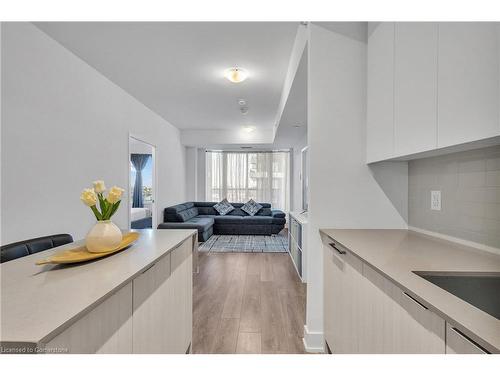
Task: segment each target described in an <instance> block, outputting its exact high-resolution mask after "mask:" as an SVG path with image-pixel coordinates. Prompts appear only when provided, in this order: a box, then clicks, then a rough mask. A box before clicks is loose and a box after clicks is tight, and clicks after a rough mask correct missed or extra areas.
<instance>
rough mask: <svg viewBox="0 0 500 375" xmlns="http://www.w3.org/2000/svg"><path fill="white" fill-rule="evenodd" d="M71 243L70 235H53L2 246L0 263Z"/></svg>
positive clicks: (0, 248)
mask: <svg viewBox="0 0 500 375" xmlns="http://www.w3.org/2000/svg"><path fill="white" fill-rule="evenodd" d="M71 242H73V237H71V235H70V234H54V235H51V236H45V237H37V238H31V239H29V240H24V241H18V242H14V243H11V244H8V245H3V246H2V247H0V263H4V262H8V261H9V260H14V259H17V258H21V257H24V256H26V255H30V254H35V253H38V252H40V251H44V250H49V249H52V248H54V247H57V246H62V245H65V244H67V243H71Z"/></svg>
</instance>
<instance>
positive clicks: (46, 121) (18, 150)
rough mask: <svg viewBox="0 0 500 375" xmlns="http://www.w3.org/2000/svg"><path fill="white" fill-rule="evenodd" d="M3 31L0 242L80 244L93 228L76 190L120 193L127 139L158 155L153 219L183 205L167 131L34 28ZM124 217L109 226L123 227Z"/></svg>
mask: <svg viewBox="0 0 500 375" xmlns="http://www.w3.org/2000/svg"><path fill="white" fill-rule="evenodd" d="M2 27H3V30H2V65H3V66H2V67H3V70H2V107H3V112H2V139H1V142H2V146H1V152H2V191H1V193H2V195H1V198H2V207H1V214H2V243H9V242H12V241H16V240H20V239H24V238H29V237H35V236H39V235H47V234H53V233H64V232H67V233H71V234H72V235H74V237H75V238H82V237H84V236H85V234H86V232H87V231H88V229H89V228H90V226H91V225H92V223H93V222H94V219H93V216H92V214H91V212H90V210H89V209H88V208H87V207H85V206H84V205H83V204H82V203H81V202H80V200H79V196H80V192H81V190H82V189H83V188H84V187H88V186H90V184H91V182H92V181H93V180H95V179H103V180H105V182H106V183H107V185H108V186H111V185H115V184H116V185H118V186H122V187H124V188H126V189H127V190H128V186H127V185H128V184H127V182H128V173H129V161H128V160H129V155H128V144H129V133H131V134H132V135H134V136H137V137H138V138H140V139H143V140H144V141H146V142H149V143H151V144H153V145H155V146H156V148H157V176H158V195H157V203H158V204H157V208H158V210H157V214H158V216H159V218H161V217H162V216H161V211H162V209H163V208H164V207H165V206H168V205H171V204H175V203H179V202H182V201H184V200H185V151H184V147H183V146H182V145H181V143H180V136H179V131H178V130H177V129H176V128H175V127H173V126H172V125H170V124H169V123H168V122H167V121H165V120H164V119H162V118H161V117H159V116H158V115H157V114H155V113H154V112H152V111H151V110H149V109H148V108H147V107H145V106H144V105H143V104H141V103H140V102H138V101H137V100H136V99H134V98H133V97H132V96H130V95H129V94H127V93H126V92H125V91H124V90H122V89H121V88H120V87H118V86H116V85H115V84H114V83H112V82H110V81H109V80H108V79H107V78H105V77H104V76H103V75H101V74H100V73H99V72H97V71H96V70H95V69H93V68H92V67H90V66H89V65H87V64H86V63H85V62H83V61H82V60H80V59H79V58H78V57H76V56H75V55H73V54H72V53H71V52H69V51H68V50H66V49H65V48H63V47H62V46H61V45H59V44H58V43H57V42H55V41H54V40H53V39H51V38H50V37H48V36H47V35H46V34H44V33H43V32H42V31H40V30H39V29H38V28H36V27H35V26H33V25H32V24H29V23H9V24H5V23H4V24H3V25H2ZM127 194H128V191H127ZM127 215H128V210H127V206H126V205H124V206H123V207H121V208H120V209H119V210H118V213H117V214H116V215H115V217H114V221H115V222H116V223H117V224H118V225H119V226H120V227H122V228H126V227H127V223H128V218H127Z"/></svg>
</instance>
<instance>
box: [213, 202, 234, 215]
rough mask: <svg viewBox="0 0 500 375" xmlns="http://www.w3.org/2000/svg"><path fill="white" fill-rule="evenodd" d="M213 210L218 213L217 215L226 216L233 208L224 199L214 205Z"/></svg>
mask: <svg viewBox="0 0 500 375" xmlns="http://www.w3.org/2000/svg"><path fill="white" fill-rule="evenodd" d="M214 208H215V210H216V211H217V212H218V213H219V215H222V216H224V215H226V214H228V213H230V212H231V211H233V210H234V207H233V206H232V205H231V203H229V202H228V201H227V199H226V198H224V199H223V200H222V201H220V202H219V203H217V204H216V205H214Z"/></svg>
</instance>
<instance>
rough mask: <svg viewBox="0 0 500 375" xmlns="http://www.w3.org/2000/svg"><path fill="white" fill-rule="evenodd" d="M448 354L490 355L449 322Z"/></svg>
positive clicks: (447, 324) (447, 336) (447, 329)
mask: <svg viewBox="0 0 500 375" xmlns="http://www.w3.org/2000/svg"><path fill="white" fill-rule="evenodd" d="M446 354H488V352H487V351H486V350H485V349H483V348H482V347H481V346H479V345H478V344H477V343H476V342H474V341H473V340H472V339H470V338H469V337H468V336H467V335H465V334H464V333H462V332H461V331H460V330H459V329H457V328H454V327H453V326H452V325H451V324H450V323H448V322H447V323H446Z"/></svg>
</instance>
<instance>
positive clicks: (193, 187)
mask: <svg viewBox="0 0 500 375" xmlns="http://www.w3.org/2000/svg"><path fill="white" fill-rule="evenodd" d="M197 187H198V149H197V148H196V147H186V200H187V201H195V200H196V191H197ZM179 203H182V202H179Z"/></svg>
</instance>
